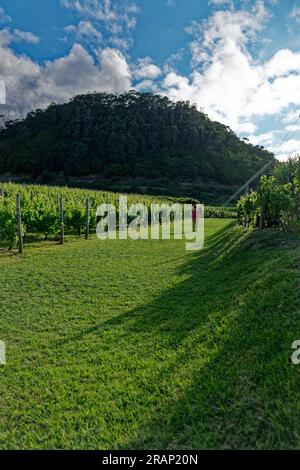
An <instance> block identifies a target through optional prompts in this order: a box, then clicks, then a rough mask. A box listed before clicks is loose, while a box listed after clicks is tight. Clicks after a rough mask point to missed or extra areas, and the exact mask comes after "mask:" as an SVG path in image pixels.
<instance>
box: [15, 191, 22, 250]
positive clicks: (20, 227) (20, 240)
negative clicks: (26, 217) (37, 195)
mask: <svg viewBox="0 0 300 470" xmlns="http://www.w3.org/2000/svg"><path fill="white" fill-rule="evenodd" d="M16 210H17V223H18V245H19V254H20V255H21V254H22V253H23V237H22V218H21V206H20V194H17V198H16Z"/></svg>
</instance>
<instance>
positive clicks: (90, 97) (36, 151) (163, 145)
mask: <svg viewBox="0 0 300 470" xmlns="http://www.w3.org/2000/svg"><path fill="white" fill-rule="evenodd" d="M272 158H273V155H272V154H271V153H269V152H268V151H266V150H265V149H264V148H263V147H259V146H253V145H251V144H249V143H248V142H246V141H245V140H241V139H239V138H238V137H237V136H236V134H235V133H234V132H233V131H232V130H231V129H230V128H229V127H226V126H224V125H222V124H220V123H218V122H212V121H211V120H210V119H209V118H208V116H207V115H205V114H204V113H202V112H199V111H197V109H196V107H195V106H192V105H191V104H190V103H189V102H176V103H174V102H172V101H170V100H169V99H168V98H167V97H163V96H159V95H153V94H150V93H137V92H135V91H131V92H129V93H125V94H121V95H114V94H107V93H91V94H87V95H81V96H77V97H75V98H74V99H72V100H71V101H70V102H69V103H66V104H62V105H56V104H53V105H51V106H50V107H48V108H47V109H46V110H40V109H39V110H36V111H34V112H31V113H29V114H28V115H27V117H26V118H25V119H23V120H19V121H10V122H7V123H6V127H5V128H3V129H2V130H1V132H0V173H2V174H3V173H7V172H9V173H11V174H15V175H18V174H21V173H22V174H28V175H33V176H37V175H41V174H43V173H45V172H51V173H53V174H58V173H61V174H64V175H68V176H83V175H89V174H97V175H100V176H101V178H104V179H105V178H107V179H109V178H112V177H114V178H116V177H118V178H120V179H122V178H126V177H130V178H138V177H141V178H147V179H156V178H161V177H164V178H168V179H170V180H173V181H187V182H195V181H197V180H200V181H204V182H205V181H209V180H214V181H216V182H218V183H220V184H229V185H230V184H240V183H243V182H245V181H246V180H247V179H248V178H249V177H251V176H252V175H253V174H254V173H255V172H256V171H257V170H258V169H260V168H261V167H262V166H263V165H264V164H266V163H267V162H268V161H269V160H270V159H272Z"/></svg>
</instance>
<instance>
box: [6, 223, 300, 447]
mask: <svg viewBox="0 0 300 470" xmlns="http://www.w3.org/2000/svg"><path fill="white" fill-rule="evenodd" d="M299 246H300V240H299V239H298V238H297V237H295V236H291V235H287V234H280V233H276V232H267V231H263V232H262V233H259V232H254V233H251V231H245V230H244V229H242V228H239V227H236V226H235V223H234V222H233V221H230V220H207V221H206V248H205V250H203V251H201V252H187V251H185V249H184V243H183V242H182V241H172V240H171V241H159V242H158V241H105V242H104V241H99V240H98V239H97V238H96V237H95V236H94V237H93V238H92V239H91V240H89V241H85V240H83V239H81V240H79V239H77V238H75V237H68V242H67V243H66V244H65V245H64V246H58V245H56V244H55V243H54V242H41V241H35V242H33V243H32V244H31V245H30V246H25V254H24V256H23V257H22V258H20V257H19V256H18V255H8V254H7V253H5V252H4V251H2V252H1V253H0V282H1V291H0V315H1V322H0V340H3V341H5V342H6V345H7V364H6V366H0V447H1V449H37V448H38V449H54V448H55V449H75V448H77V449H125V448H126V449H127V448H130V449H138V448H145V449H147V448H151V449H211V448H219V449H237V448H256V449H260V448H265V449H266V448H299V447H300V427H299V423H300V365H299V366H295V365H292V363H291V354H292V349H291V345H292V342H293V341H294V340H295V339H300V295H299V280H300V276H299V272H300V249H299Z"/></svg>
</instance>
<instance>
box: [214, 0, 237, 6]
mask: <svg viewBox="0 0 300 470" xmlns="http://www.w3.org/2000/svg"><path fill="white" fill-rule="evenodd" d="M209 3H210V4H211V5H216V6H218V7H220V6H233V1H232V0H209Z"/></svg>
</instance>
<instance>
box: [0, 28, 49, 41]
mask: <svg viewBox="0 0 300 470" xmlns="http://www.w3.org/2000/svg"><path fill="white" fill-rule="evenodd" d="M13 42H28V43H31V44H38V43H39V42H40V38H39V37H38V36H36V34H34V33H31V32H28V31H20V30H19V29H14V30H10V29H8V28H4V29H1V30H0V45H8V44H10V43H13Z"/></svg>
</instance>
